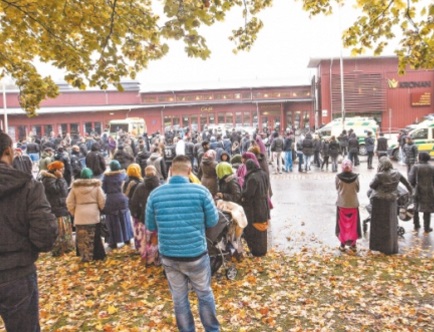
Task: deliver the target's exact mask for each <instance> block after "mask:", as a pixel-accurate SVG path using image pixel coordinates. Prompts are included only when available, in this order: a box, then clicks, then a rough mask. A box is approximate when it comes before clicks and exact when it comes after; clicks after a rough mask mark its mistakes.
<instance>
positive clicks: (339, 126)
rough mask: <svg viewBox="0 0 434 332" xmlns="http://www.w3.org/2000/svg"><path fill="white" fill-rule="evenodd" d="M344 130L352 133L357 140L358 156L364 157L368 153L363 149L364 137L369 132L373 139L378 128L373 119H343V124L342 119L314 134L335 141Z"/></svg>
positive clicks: (358, 117)
mask: <svg viewBox="0 0 434 332" xmlns="http://www.w3.org/2000/svg"><path fill="white" fill-rule="evenodd" d="M344 129H345V130H346V131H347V132H348V130H350V129H352V130H353V131H354V133H355V134H356V136H357V138H358V139H359V154H360V155H361V156H366V155H367V154H368V153H367V151H366V148H365V137H366V136H367V135H368V132H371V133H372V136H373V137H377V133H378V131H379V126H378V124H377V121H375V119H374V118H368V117H361V116H355V117H348V118H345V121H344V124H343V123H342V118H337V119H334V120H333V121H331V122H329V123H327V124H326V125H324V126H323V127H321V128H319V129H318V130H317V131H316V133H317V134H319V135H320V136H321V137H322V138H330V137H331V136H335V137H336V139H337V138H338V137H339V135H340V134H341V133H342V130H344Z"/></svg>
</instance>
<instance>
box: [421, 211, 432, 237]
mask: <svg viewBox="0 0 434 332" xmlns="http://www.w3.org/2000/svg"><path fill="white" fill-rule="evenodd" d="M430 223H431V214H430V213H429V212H424V213H423V228H424V229H425V233H430V232H432V228H431V227H430Z"/></svg>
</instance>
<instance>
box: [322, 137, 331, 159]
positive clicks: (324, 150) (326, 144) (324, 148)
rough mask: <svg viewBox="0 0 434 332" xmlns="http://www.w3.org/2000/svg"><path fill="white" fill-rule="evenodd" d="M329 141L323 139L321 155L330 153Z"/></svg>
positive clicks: (326, 155) (324, 155)
mask: <svg viewBox="0 0 434 332" xmlns="http://www.w3.org/2000/svg"><path fill="white" fill-rule="evenodd" d="M329 151H330V143H329V142H328V141H323V142H322V144H321V155H322V156H323V157H328V156H329V155H330V153H329Z"/></svg>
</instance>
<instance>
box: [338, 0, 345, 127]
mask: <svg viewBox="0 0 434 332" xmlns="http://www.w3.org/2000/svg"><path fill="white" fill-rule="evenodd" d="M338 6H339V31H342V22H341V6H343V5H342V4H338ZM339 49H340V55H339V67H340V76H341V114H342V130H344V129H345V97H344V59H343V56H342V42H341V44H340V48H339Z"/></svg>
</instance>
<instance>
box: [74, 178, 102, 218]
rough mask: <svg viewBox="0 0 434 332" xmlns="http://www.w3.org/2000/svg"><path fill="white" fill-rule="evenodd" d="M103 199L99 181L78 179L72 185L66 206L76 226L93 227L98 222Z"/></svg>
mask: <svg viewBox="0 0 434 332" xmlns="http://www.w3.org/2000/svg"><path fill="white" fill-rule="evenodd" d="M105 199H106V198H105V195H104V192H103V191H102V188H101V181H100V180H97V179H78V180H75V181H74V182H73V183H72V188H71V191H70V192H69V195H68V197H67V198H66V206H67V207H68V211H69V212H70V213H71V214H72V215H73V216H74V223H75V224H76V225H94V224H97V223H99V222H100V211H101V210H102V209H103V208H104V203H105Z"/></svg>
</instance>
